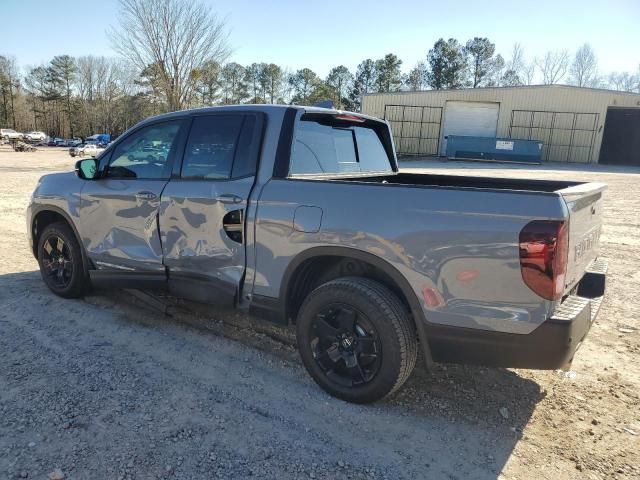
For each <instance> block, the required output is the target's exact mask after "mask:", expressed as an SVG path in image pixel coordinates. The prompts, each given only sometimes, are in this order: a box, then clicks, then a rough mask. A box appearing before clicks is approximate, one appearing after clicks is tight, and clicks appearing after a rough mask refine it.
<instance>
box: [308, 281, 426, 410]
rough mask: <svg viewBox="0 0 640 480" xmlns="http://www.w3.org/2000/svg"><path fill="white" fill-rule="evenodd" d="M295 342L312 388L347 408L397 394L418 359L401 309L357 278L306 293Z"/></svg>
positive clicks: (397, 302) (375, 285)
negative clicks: (315, 386)
mask: <svg viewBox="0 0 640 480" xmlns="http://www.w3.org/2000/svg"><path fill="white" fill-rule="evenodd" d="M296 338H297V342H298V350H299V352H300V356H301V358H302V362H303V364H304V366H305V368H306V369H307V371H308V372H309V374H310V375H311V377H312V378H313V379H314V380H315V381H316V383H317V384H318V385H319V386H320V387H321V388H322V389H324V390H325V391H326V392H328V393H329V394H330V395H333V396H334V397H337V398H340V399H342V400H346V401H348V402H353V403H369V402H375V401H376V400H379V399H381V398H383V397H385V396H387V395H390V394H392V393H394V392H395V391H397V390H398V389H399V388H400V387H401V386H402V385H403V384H404V382H405V381H406V380H407V379H408V378H409V375H410V374H411V372H412V371H413V368H414V366H415V364H416V358H417V355H418V342H417V337H416V331H415V327H414V324H413V322H412V320H411V318H410V317H409V314H408V312H407V310H406V308H405V307H404V305H403V304H402V303H401V302H400V300H399V299H398V297H397V296H396V295H395V294H394V293H393V292H391V291H390V290H389V289H388V288H386V287H385V286H383V285H381V284H379V283H377V282H375V281H373V280H369V279H367V278H361V277H344V278H339V279H336V280H332V281H330V282H327V283H325V284H323V285H321V286H319V287H318V288H316V289H315V290H314V291H313V292H311V294H310V295H309V296H308V297H307V299H306V300H305V301H304V303H303V304H302V307H301V308H300V312H299V315H298V319H297V324H296Z"/></svg>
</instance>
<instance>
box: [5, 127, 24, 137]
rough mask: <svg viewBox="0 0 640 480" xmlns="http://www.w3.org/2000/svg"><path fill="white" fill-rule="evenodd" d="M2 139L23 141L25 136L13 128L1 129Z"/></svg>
mask: <svg viewBox="0 0 640 480" xmlns="http://www.w3.org/2000/svg"><path fill="white" fill-rule="evenodd" d="M0 138H1V139H3V140H22V138H23V135H22V134H21V133H20V132H16V131H15V130H14V129H13V128H0Z"/></svg>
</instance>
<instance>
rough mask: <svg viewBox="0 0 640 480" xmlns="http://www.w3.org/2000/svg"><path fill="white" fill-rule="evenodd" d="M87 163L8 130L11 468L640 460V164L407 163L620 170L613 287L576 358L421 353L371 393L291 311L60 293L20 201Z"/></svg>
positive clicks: (610, 217)
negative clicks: (347, 376)
mask: <svg viewBox="0 0 640 480" xmlns="http://www.w3.org/2000/svg"><path fill="white" fill-rule="evenodd" d="M72 165H73V160H72V159H70V158H69V157H68V155H67V154H66V152H65V151H64V150H63V149H54V148H51V149H47V148H42V149H40V151H38V152H36V153H15V152H13V151H10V150H9V149H8V147H6V146H5V147H0V252H1V253H0V478H7V479H14V478H39V479H46V478H52V479H55V478H58V479H61V478H65V479H102V478H107V479H112V478H113V479H116V478H123V479H126V478H138V479H147V478H149V479H150V478H180V479H182V478H184V479H190V478H194V479H195V478H202V479H205V478H206V479H209V478H249V477H256V478H278V479H287V478H318V479H322V478H327V479H334V478H338V479H341V478H354V479H358V478H388V479H401V478H407V479H422V478H450V479H455V478H475V479H496V478H509V479H523V478H536V479H539V478H545V479H546V478H548V479H561V480H562V479H571V478H593V479H597V478H640V453H639V452H640V445H639V442H640V440H639V438H640V401H639V399H640V388H639V387H640V375H639V373H638V359H639V353H640V348H639V347H640V306H639V303H638V300H637V296H638V290H639V287H640V234H639V233H640V231H639V225H640V216H639V213H638V212H640V195H638V188H639V185H640V175H639V173H640V170H629V169H627V170H624V169H616V168H609V169H606V168H603V167H597V166H596V167H593V168H589V169H580V168H577V167H573V168H567V167H562V166H557V167H556V166H553V167H550V166H549V165H545V166H543V167H528V169H525V168H523V167H509V168H505V167H504V166H498V165H496V166H491V165H490V166H487V165H479V164H470V163H442V162H427V161H412V162H409V163H406V164H405V167H407V166H410V167H411V168H421V169H422V168H424V169H435V170H442V169H445V168H446V169H447V170H448V171H450V172H453V173H461V174H465V173H469V172H470V171H473V174H477V175H500V176H511V175H514V176H528V177H538V178H571V179H578V180H599V181H605V182H606V183H608V184H609V185H610V190H609V192H608V195H607V197H606V204H605V206H606V210H605V229H604V232H603V236H602V242H603V244H602V254H603V255H604V256H606V257H608V259H609V261H610V274H609V278H608V281H609V285H608V296H607V298H606V300H605V302H604V304H603V307H602V310H601V312H600V316H599V318H598V320H597V322H596V323H595V325H594V327H593V328H592V330H591V334H590V335H589V337H588V339H587V341H586V343H585V345H583V347H582V348H581V350H580V351H579V353H578V355H577V359H576V361H575V362H574V365H573V371H572V372H571V373H570V374H565V373H562V372H534V371H524V370H501V369H486V368H478V367H462V366H454V365H438V366H437V367H436V371H435V372H434V373H433V374H428V373H427V372H426V371H425V370H424V369H423V368H422V365H420V366H419V368H417V369H416V371H415V373H414V374H413V376H412V377H411V379H410V380H409V381H408V382H407V384H406V386H405V388H404V389H403V390H402V391H401V392H400V393H399V394H397V395H396V396H395V397H393V398H391V399H389V400H387V401H385V402H380V403H377V404H374V405H371V406H356V405H351V404H347V403H344V402H342V401H339V400H335V399H333V398H331V397H329V396H328V395H326V394H325V393H324V392H322V391H321V390H320V389H319V388H317V387H316V386H315V384H314V383H313V382H312V380H310V378H309V377H308V376H307V374H306V372H305V371H304V369H303V367H302V366H301V363H300V362H299V360H298V357H297V353H296V351H295V349H294V348H293V346H292V343H293V338H292V335H291V332H290V331H288V330H286V329H280V328H276V327H273V326H269V325H263V324H260V323H259V322H255V321H253V320H252V319H250V318H247V317H245V316H243V315H240V314H238V313H236V312H225V311H213V309H209V310H208V309H203V308H200V307H197V306H195V305H189V304H172V306H171V315H163V314H161V313H160V312H158V311H157V310H154V309H152V308H150V307H149V306H148V305H146V304H145V303H143V302H142V301H141V300H140V298H138V297H136V296H134V295H132V294H131V293H129V292H111V293H104V292H102V293H95V294H93V295H92V296H90V297H87V298H85V299H84V300H80V301H71V300H62V299H59V298H57V297H55V296H53V295H52V294H50V293H49V291H48V290H47V289H46V288H45V286H44V284H43V283H42V281H41V280H40V277H39V274H38V272H37V264H36V262H35V260H34V259H33V257H32V255H31V254H30V253H29V251H28V248H27V241H26V238H25V220H24V209H25V207H26V205H27V202H28V199H29V195H30V194H31V191H32V190H33V188H34V186H35V183H36V181H37V179H38V178H39V177H40V176H41V175H42V174H44V173H47V172H50V171H59V170H66V169H69V168H71V166H72Z"/></svg>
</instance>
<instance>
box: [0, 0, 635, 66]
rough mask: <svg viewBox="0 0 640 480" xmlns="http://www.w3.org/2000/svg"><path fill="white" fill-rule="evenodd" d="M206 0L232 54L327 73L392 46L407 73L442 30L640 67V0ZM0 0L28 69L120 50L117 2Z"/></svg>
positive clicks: (5, 29)
mask: <svg viewBox="0 0 640 480" xmlns="http://www.w3.org/2000/svg"><path fill="white" fill-rule="evenodd" d="M194 1H198V0H194ZM202 1H203V2H204V3H206V4H207V5H209V6H210V7H211V9H212V11H214V12H216V13H217V14H218V15H219V17H220V18H222V19H225V21H226V23H227V26H228V28H229V43H230V45H231V47H232V48H233V54H232V57H231V60H233V61H236V62H238V63H240V64H243V65H246V64H250V63H252V62H269V63H271V62H273V63H276V64H278V65H280V66H282V67H285V68H289V69H290V70H296V69H298V68H302V67H309V68H311V69H312V70H314V71H315V72H316V73H318V74H319V75H320V76H322V77H324V76H326V74H327V73H328V71H329V70H330V69H331V68H332V67H334V66H337V65H340V64H343V65H346V66H347V67H348V68H349V69H350V70H352V71H354V70H355V67H356V66H357V64H358V63H360V61H362V60H363V59H365V58H372V59H374V60H375V59H377V58H381V57H383V56H384V55H385V54H387V53H390V52H391V53H395V54H396V55H398V56H399V57H400V59H402V61H403V70H404V71H408V70H410V69H411V68H412V67H413V66H414V65H415V64H416V63H417V62H418V61H419V60H424V59H425V58H426V54H427V51H428V50H429V48H431V47H432V46H433V44H434V42H435V41H436V40H438V39H439V38H440V37H444V38H450V37H453V38H457V39H458V40H460V41H461V42H463V43H464V42H466V40H468V39H469V38H473V37H475V36H479V37H488V38H489V39H490V40H491V41H492V42H494V43H495V44H496V50H497V51H498V52H499V53H501V54H502V55H503V56H504V57H505V59H507V60H508V58H509V56H510V53H511V49H512V47H513V44H514V43H515V42H520V44H521V45H522V46H523V48H524V53H525V57H526V59H527V60H528V61H530V60H532V59H533V58H534V57H536V56H542V55H543V54H544V53H545V52H546V51H548V50H557V49H565V48H566V49H568V50H570V51H571V52H574V51H575V50H576V49H577V48H578V47H579V46H580V45H582V44H583V43H585V42H588V43H590V44H591V46H592V47H593V48H594V50H595V52H596V55H597V57H598V63H599V68H600V71H601V72H603V73H609V72H611V71H630V72H637V71H638V68H639V65H640V0H600V1H596V0H582V1H577V0H555V1H549V0H537V1H517V0H516V1H511V2H509V1H496V0H493V1H492V0H485V1H484V2H479V1H477V0H476V1H472V0H457V1H456V2H446V1H440V2H433V1H427V0H423V1H419V0H395V1H384V2H378V1H368V2H367V1H359V0H340V1H335V0H322V1H315V2H310V1H305V0H298V1H294V0H270V1H264V0H262V1H259V0H254V1H250V0H226V1H222V0H202ZM53 5H55V6H53ZM92 5H93V6H92ZM0 7H1V8H0V12H1V13H0V15H1V16H2V17H3V18H4V19H10V20H9V21H6V20H5V21H2V22H1V23H0V55H7V54H8V55H13V56H15V57H16V59H17V60H18V63H19V64H20V66H21V67H22V68H23V69H24V68H26V67H27V66H32V65H38V64H41V63H46V62H48V61H49V60H50V59H51V58H52V57H53V56H54V55H61V54H68V55H72V56H81V55H89V54H92V55H104V56H115V53H114V51H113V49H112V48H111V45H110V42H109V39H108V37H107V35H106V30H107V29H108V27H109V26H110V25H115V24H117V21H118V3H117V0H100V1H99V2H97V1H95V0H0Z"/></svg>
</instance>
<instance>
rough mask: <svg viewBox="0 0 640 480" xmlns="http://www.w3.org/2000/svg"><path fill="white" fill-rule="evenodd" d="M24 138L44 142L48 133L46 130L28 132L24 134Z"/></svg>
mask: <svg viewBox="0 0 640 480" xmlns="http://www.w3.org/2000/svg"><path fill="white" fill-rule="evenodd" d="M24 139H25V140H27V141H29V142H42V141H44V140H46V139H47V134H46V133H44V132H28V133H25V134H24Z"/></svg>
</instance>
